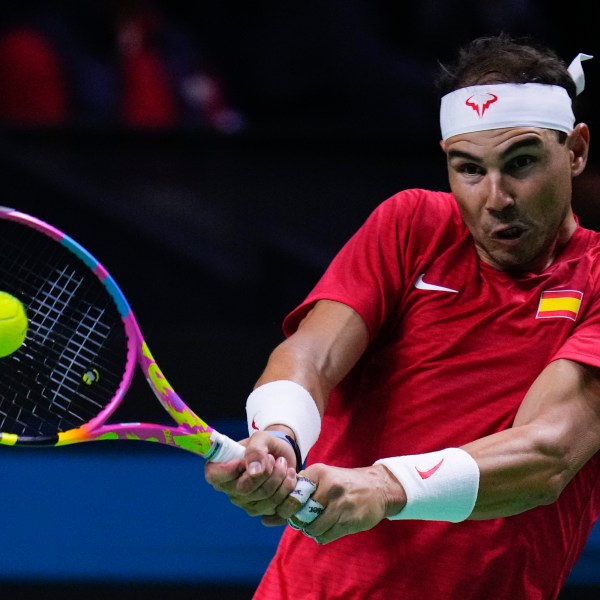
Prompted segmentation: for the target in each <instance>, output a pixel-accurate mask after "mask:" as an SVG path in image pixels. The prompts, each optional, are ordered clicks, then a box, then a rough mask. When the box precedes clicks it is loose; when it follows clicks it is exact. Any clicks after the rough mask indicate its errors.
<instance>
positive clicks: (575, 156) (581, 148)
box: [567, 123, 590, 177]
mask: <svg viewBox="0 0 600 600" xmlns="http://www.w3.org/2000/svg"><path fill="white" fill-rule="evenodd" d="M567 148H568V149H569V150H570V152H571V174H572V176H573V177H577V175H580V174H581V173H582V172H583V170H584V169H585V166H586V164H587V160H588V154H589V150H590V128H589V127H588V126H587V125H586V124H585V123H578V124H577V125H576V126H575V128H574V129H573V131H571V133H569V136H568V137H567Z"/></svg>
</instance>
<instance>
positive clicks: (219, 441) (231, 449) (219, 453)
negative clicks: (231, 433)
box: [208, 431, 246, 462]
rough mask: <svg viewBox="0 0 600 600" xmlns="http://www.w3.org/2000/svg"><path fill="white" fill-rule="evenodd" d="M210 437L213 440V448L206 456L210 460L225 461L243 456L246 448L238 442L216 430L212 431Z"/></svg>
mask: <svg viewBox="0 0 600 600" xmlns="http://www.w3.org/2000/svg"><path fill="white" fill-rule="evenodd" d="M211 438H212V440H213V442H214V445H213V448H215V450H214V452H213V453H212V454H211V455H210V456H209V457H208V460H209V461H210V462H227V461H229V460H239V459H240V458H243V456H244V452H245V451H246V448H244V446H242V445H241V444H239V443H238V442H236V441H234V440H232V439H231V438H229V437H227V436H226V435H224V434H222V433H219V432H218V431H213V433H212V436H211Z"/></svg>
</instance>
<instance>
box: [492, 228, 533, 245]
mask: <svg viewBox="0 0 600 600" xmlns="http://www.w3.org/2000/svg"><path fill="white" fill-rule="evenodd" d="M523 233H525V229H524V228H523V227H519V226H518V225H514V226H512V227H503V228H501V229H496V230H495V231H494V232H493V234H494V237H496V238H498V239H500V240H508V241H510V240H518V239H519V238H520V237H521V236H522V235H523Z"/></svg>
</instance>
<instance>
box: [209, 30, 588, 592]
mask: <svg viewBox="0 0 600 600" xmlns="http://www.w3.org/2000/svg"><path fill="white" fill-rule="evenodd" d="M587 58H591V57H589V56H587V55H579V56H578V57H577V58H576V59H575V60H574V61H573V62H572V63H571V64H570V66H569V67H567V65H566V63H564V62H563V61H562V60H561V59H559V58H558V57H557V55H556V54H555V53H554V52H553V51H551V50H550V49H545V48H540V47H538V46H537V45H535V44H533V43H531V42H526V41H523V40H516V39H511V38H509V37H508V36H505V35H501V36H496V37H490V38H482V39H477V40H475V41H473V42H472V43H471V44H469V45H468V46H467V47H465V48H464V49H462V50H461V51H460V52H459V54H458V57H457V60H456V62H455V64H453V65H451V66H448V67H447V68H445V69H444V71H443V73H442V75H441V80H440V86H441V87H440V89H441V93H442V94H441V95H442V97H441V114H440V121H441V133H442V142H441V146H442V149H443V151H444V152H445V154H446V158H447V167H448V175H449V182H450V188H451V190H452V193H446V192H440V191H426V190H423V189H410V190H406V191H402V192H400V193H398V194H396V195H395V196H393V197H392V198H390V199H388V200H387V201H385V202H383V203H382V204H381V205H380V206H379V207H378V208H376V209H375V211H374V212H373V214H372V215H371V216H370V217H369V218H368V219H367V221H366V222H365V223H364V225H363V226H362V227H361V228H360V230H359V231H358V232H357V233H356V234H355V235H354V236H353V237H352V238H351V239H350V240H349V241H348V243H347V244H346V245H345V246H344V247H343V249H341V251H340V253H339V254H338V255H337V257H336V258H335V259H334V260H333V262H332V264H331V265H330V267H329V268H328V269H327V271H326V272H325V274H324V276H323V277H322V279H321V280H320V281H319V282H318V283H317V285H316V287H315V288H314V289H313V290H312V291H311V292H310V294H309V295H308V297H307V298H306V299H305V300H304V302H303V303H302V304H301V305H300V306H299V307H298V308H296V309H295V310H294V311H293V312H292V313H291V314H290V315H289V316H288V317H287V318H286V320H285V323H284V330H285V333H286V335H287V337H286V340H285V341H284V342H283V343H282V344H281V345H279V346H278V347H277V348H276V349H275V350H274V351H273V353H272V354H271V356H270V358H269V360H268V363H267V365H266V369H265V371H264V372H263V374H262V376H261V377H260V379H259V381H258V383H257V387H256V388H255V389H254V391H253V392H252V393H251V395H250V397H249V398H248V402H247V413H248V422H249V430H250V433H251V434H252V435H251V437H250V438H249V440H247V441H245V442H244V443H245V444H247V450H246V455H245V458H244V459H243V460H242V461H240V462H235V461H234V462H231V463H227V464H224V465H219V464H208V465H207V467H206V477H207V480H208V481H209V482H210V483H212V485H214V486H215V487H216V488H217V489H219V490H222V491H224V492H225V493H226V494H228V496H229V497H230V499H231V500H232V501H233V502H234V503H235V504H237V505H239V506H240V507H242V508H243V509H244V510H245V511H246V512H248V513H249V514H251V515H259V514H260V515H262V519H263V522H264V523H265V524H267V525H275V524H282V523H284V522H285V521H286V520H287V519H290V517H292V515H293V513H294V510H296V508H297V504H296V501H295V495H293V494H292V495H291V496H290V495H289V494H290V491H291V490H292V489H293V488H294V487H295V485H296V480H297V477H296V474H295V471H294V467H296V466H298V464H297V461H304V460H305V459H306V457H307V456H308V460H307V465H308V466H307V467H306V468H305V469H304V471H301V475H303V476H306V477H307V478H309V479H310V480H312V481H313V482H314V483H316V485H317V489H316V491H315V492H314V494H313V496H312V498H311V500H310V501H309V502H310V505H309V506H310V511H309V512H310V514H307V515H305V517H306V518H303V519H302V520H301V521H299V520H298V519H297V518H293V519H292V521H291V522H292V524H293V525H294V527H287V529H286V530H285V532H284V534H283V536H282V539H281V543H280V545H279V548H278V550H277V553H276V555H275V557H274V558H273V560H272V562H271V564H270V566H269V568H268V570H267V572H266V574H265V575H264V578H263V579H262V582H261V583H260V585H259V587H258V590H257V591H256V594H255V598H256V599H261V600H283V599H293V600H308V599H310V600H317V599H318V600H329V599H334V598H335V599H338V598H339V599H344V600H348V599H353V600H357V599H364V600H390V599H400V598H402V599H413V598H414V599H417V598H418V599H422V598H432V599H443V600H452V599H457V600H469V599H472V600H481V599H482V598H486V599H489V598H499V599H507V598H524V599H525V598H526V599H527V600H533V599H542V598H543V599H551V598H556V597H557V595H558V594H559V591H560V589H561V587H562V586H563V584H564V583H565V580H566V579H567V577H568V575H569V572H570V571H571V569H572V567H573V565H574V564H575V562H576V561H577V559H578V557H579V556H580V554H581V552H582V549H583V548H584V545H585V543H586V540H587V538H588V534H589V533H590V530H591V529H592V527H593V525H594V523H595V522H596V519H597V517H598V514H599V510H600V454H599V453H598V450H599V449H600V370H599V368H600V343H599V342H600V260H598V256H599V255H600V234H598V233H596V232H594V231H591V230H588V229H585V228H583V227H581V226H580V225H579V223H578V220H577V218H576V216H575V215H574V213H573V210H572V205H571V201H572V181H573V178H574V177H576V176H578V175H579V174H581V172H582V171H583V170H584V168H585V166H586V162H587V158H588V149H589V143H590V133H589V129H588V126H587V125H586V124H584V123H577V122H576V120H575V117H574V113H573V108H572V104H573V100H574V99H575V97H576V95H577V94H578V93H579V92H581V91H582V90H583V87H584V76H583V68H582V65H581V62H582V60H585V59H587ZM269 431H270V433H269ZM273 431H276V432H277V433H275V434H273ZM286 436H287V437H286ZM294 445H296V446H297V447H298V450H299V453H300V458H298V459H296V458H295V455H294V452H293V446H294ZM309 451H310V454H309ZM321 508H322V510H321ZM314 517H316V518H314ZM298 528H300V530H298Z"/></svg>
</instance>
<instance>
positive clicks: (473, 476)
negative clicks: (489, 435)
mask: <svg viewBox="0 0 600 600" xmlns="http://www.w3.org/2000/svg"><path fill="white" fill-rule="evenodd" d="M375 464H376V465H384V466H385V467H387V468H388V469H389V470H390V471H391V472H392V473H393V475H394V476H395V477H396V479H397V480H398V481H399V482H400V483H401V484H402V487H403V488H404V490H405V492H406V497H407V503H406V506H405V507H404V508H403V509H402V510H401V511H400V512H399V513H398V514H396V515H392V516H391V517H388V519H391V520H396V519H398V520H400V519H403V520H406V519H420V520H425V521H450V522H452V523H458V522H460V521H464V520H465V519H466V518H467V517H468V516H469V515H470V514H471V513H472V512H473V508H474V506H475V501H476V500H477V492H478V491H479V466H478V465H477V463H476V462H475V460H474V459H473V457H472V456H471V455H470V454H468V453H467V452H465V451H464V450H461V449H460V448H447V449H445V450H441V451H439V452H429V453H427V454H415V455H411V456H395V457H393V458H382V459H380V460H378V461H376V462H375Z"/></svg>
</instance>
